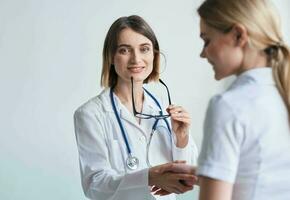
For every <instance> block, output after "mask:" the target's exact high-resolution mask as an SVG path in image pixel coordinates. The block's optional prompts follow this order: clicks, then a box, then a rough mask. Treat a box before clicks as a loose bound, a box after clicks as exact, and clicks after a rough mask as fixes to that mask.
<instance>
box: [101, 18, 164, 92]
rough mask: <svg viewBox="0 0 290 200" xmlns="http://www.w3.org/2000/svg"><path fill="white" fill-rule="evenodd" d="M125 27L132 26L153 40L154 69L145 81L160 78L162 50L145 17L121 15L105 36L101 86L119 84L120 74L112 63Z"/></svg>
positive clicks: (134, 29) (131, 27)
mask: <svg viewBox="0 0 290 200" xmlns="http://www.w3.org/2000/svg"><path fill="white" fill-rule="evenodd" d="M125 28H130V29H132V30H133V31H135V32H137V33H139V34H142V35H144V36H145V37H147V38H148V39H149V40H150V41H151V42H152V45H153V51H154V58H153V70H152V72H151V74H149V76H148V77H147V78H146V79H145V80H144V83H147V82H150V81H157V80H158V79H159V70H160V51H159V44H158V41H157V38H156V36H155V34H154V32H153V30H152V29H151V27H150V26H149V25H148V24H147V23H146V22H145V20H144V19H143V18H141V17H140V16H137V15H131V16H129V17H120V18H119V19H117V20H116V21H115V22H114V23H113V24H112V25H111V27H110V29H109V31H108V33H107V36H106V38H105V42H104V47H103V68H102V75H101V86H103V87H105V88H107V87H114V86H115V85H116V84H117V80H118V75H117V73H116V71H115V66H114V65H113V64H112V63H113V59H114V55H115V53H116V49H117V45H118V38H119V34H120V32H121V31H122V30H123V29H125Z"/></svg>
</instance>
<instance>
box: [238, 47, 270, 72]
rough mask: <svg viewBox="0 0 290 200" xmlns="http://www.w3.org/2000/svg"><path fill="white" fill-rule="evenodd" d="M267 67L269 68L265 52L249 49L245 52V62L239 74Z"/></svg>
mask: <svg viewBox="0 0 290 200" xmlns="http://www.w3.org/2000/svg"><path fill="white" fill-rule="evenodd" d="M266 66H267V56H266V54H265V53H264V52H263V51H259V50H256V49H253V48H249V47H247V48H246V50H245V52H244V60H243V63H242V67H241V70H240V72H239V73H238V74H241V73H243V72H245V71H247V70H250V69H255V68H260V67H266Z"/></svg>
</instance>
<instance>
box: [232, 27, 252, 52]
mask: <svg viewBox="0 0 290 200" xmlns="http://www.w3.org/2000/svg"><path fill="white" fill-rule="evenodd" d="M231 31H232V32H233V37H234V40H235V44H236V45H237V46H240V47H244V46H245V45H246V44H247V42H248V31H247V29H246V27H245V26H244V25H242V24H235V25H234V26H233V28H232V30H231Z"/></svg>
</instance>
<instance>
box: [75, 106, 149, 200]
mask: <svg viewBox="0 0 290 200" xmlns="http://www.w3.org/2000/svg"><path fill="white" fill-rule="evenodd" d="M102 124H104V123H102V119H101V117H100V116H99V115H98V113H96V111H88V110H84V109H78V110H77V111H76V112H75V115H74V125H75V134H76V140H77V145H78V151H79V161H80V171H81V179H82V187H83V190H84V193H85V195H86V196H87V197H88V198H90V199H95V200H107V199H110V200H117V199H128V200H129V199H130V200H131V199H136V194H138V196H140V197H142V198H143V197H144V199H149V198H150V197H149V195H150V191H149V187H148V169H143V170H140V171H135V172H133V173H130V174H119V173H118V172H116V171H115V170H113V169H112V167H111V165H110V162H109V154H108V147H107V144H106V140H105V134H104V130H105V129H104V127H103V126H102ZM147 196H148V198H147Z"/></svg>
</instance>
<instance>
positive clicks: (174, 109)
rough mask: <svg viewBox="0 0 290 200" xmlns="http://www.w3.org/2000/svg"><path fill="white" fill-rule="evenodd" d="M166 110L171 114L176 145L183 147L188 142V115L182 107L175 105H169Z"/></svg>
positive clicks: (189, 122)
mask: <svg viewBox="0 0 290 200" xmlns="http://www.w3.org/2000/svg"><path fill="white" fill-rule="evenodd" d="M166 110H167V112H168V113H169V115H170V116H171V124H172V130H173V131H174V133H175V135H176V146H177V147H179V148H183V147H185V146H186V145H187V143H188V137H189V136H188V133H189V127H190V124H191V118H190V115H189V113H188V112H187V111H186V110H185V109H184V108H183V107H181V106H177V105H169V106H168V108H167V109H166Z"/></svg>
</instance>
